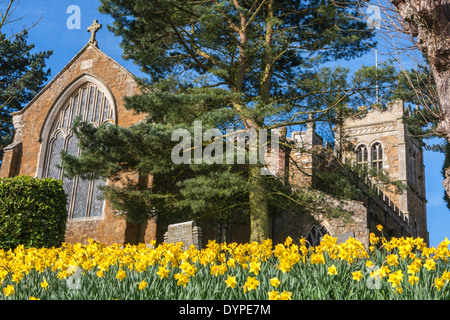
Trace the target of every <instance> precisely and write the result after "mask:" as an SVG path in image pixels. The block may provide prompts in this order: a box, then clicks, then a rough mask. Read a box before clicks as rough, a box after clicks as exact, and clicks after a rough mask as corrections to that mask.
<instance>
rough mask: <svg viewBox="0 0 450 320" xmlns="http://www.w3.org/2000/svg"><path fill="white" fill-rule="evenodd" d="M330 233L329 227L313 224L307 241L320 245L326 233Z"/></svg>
mask: <svg viewBox="0 0 450 320" xmlns="http://www.w3.org/2000/svg"><path fill="white" fill-rule="evenodd" d="M326 234H328V231H327V229H326V228H325V227H324V226H322V225H315V226H313V227H312V228H311V229H310V230H309V231H308V233H307V234H306V241H308V243H309V245H310V246H312V247H315V246H318V245H319V244H320V240H321V239H322V237H323V236H324V235H326Z"/></svg>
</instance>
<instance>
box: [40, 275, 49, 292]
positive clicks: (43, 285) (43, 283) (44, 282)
mask: <svg viewBox="0 0 450 320" xmlns="http://www.w3.org/2000/svg"><path fill="white" fill-rule="evenodd" d="M47 287H48V282H47V280H46V279H45V278H44V281H42V282H41V288H44V289H45V290H47Z"/></svg>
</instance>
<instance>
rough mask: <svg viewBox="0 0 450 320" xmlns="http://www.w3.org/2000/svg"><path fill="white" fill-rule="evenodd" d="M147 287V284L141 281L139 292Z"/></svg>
mask: <svg viewBox="0 0 450 320" xmlns="http://www.w3.org/2000/svg"><path fill="white" fill-rule="evenodd" d="M147 285H148V283H147V282H145V280H142V281H141V282H140V283H139V290H144V289H145V288H147Z"/></svg>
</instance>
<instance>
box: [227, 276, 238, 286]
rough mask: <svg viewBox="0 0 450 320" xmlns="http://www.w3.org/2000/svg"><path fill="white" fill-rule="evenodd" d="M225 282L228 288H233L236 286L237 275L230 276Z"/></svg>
mask: <svg viewBox="0 0 450 320" xmlns="http://www.w3.org/2000/svg"><path fill="white" fill-rule="evenodd" d="M225 283H226V284H227V288H233V289H234V287H236V284H237V281H236V277H235V276H230V275H229V276H228V278H227V280H225Z"/></svg>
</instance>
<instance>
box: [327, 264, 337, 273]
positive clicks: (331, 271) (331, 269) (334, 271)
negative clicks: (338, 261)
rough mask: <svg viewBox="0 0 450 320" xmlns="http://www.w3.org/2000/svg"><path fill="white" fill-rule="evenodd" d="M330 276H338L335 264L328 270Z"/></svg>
mask: <svg viewBox="0 0 450 320" xmlns="http://www.w3.org/2000/svg"><path fill="white" fill-rule="evenodd" d="M328 274H329V275H331V276H335V275H337V269H336V266H335V265H334V264H333V265H332V266H331V267H329V268H328Z"/></svg>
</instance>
